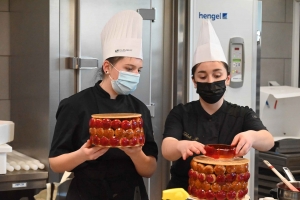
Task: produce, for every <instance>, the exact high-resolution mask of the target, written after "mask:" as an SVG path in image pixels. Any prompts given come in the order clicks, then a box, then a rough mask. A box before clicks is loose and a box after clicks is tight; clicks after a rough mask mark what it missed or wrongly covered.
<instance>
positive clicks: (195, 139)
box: [183, 132, 199, 141]
mask: <svg viewBox="0 0 300 200" xmlns="http://www.w3.org/2000/svg"><path fill="white" fill-rule="evenodd" d="M183 136H184V137H186V138H187V139H189V140H194V141H198V140H199V138H198V137H195V138H193V137H192V136H191V135H190V134H188V133H187V132H183Z"/></svg>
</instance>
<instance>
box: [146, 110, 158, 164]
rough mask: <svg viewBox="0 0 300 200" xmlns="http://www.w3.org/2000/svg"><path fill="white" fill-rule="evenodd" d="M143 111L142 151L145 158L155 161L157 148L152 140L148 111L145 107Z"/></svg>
mask: <svg viewBox="0 0 300 200" xmlns="http://www.w3.org/2000/svg"><path fill="white" fill-rule="evenodd" d="M143 110H144V111H143V114H142V119H143V121H144V134H145V144H144V146H143V148H142V150H143V152H144V153H145V154H146V155H147V156H153V157H155V159H156V160H157V155H158V147H157V144H156V142H155V140H154V135H153V128H152V122H151V115H150V111H149V109H148V108H147V107H146V106H145V108H144V109H143Z"/></svg>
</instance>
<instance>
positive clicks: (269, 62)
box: [260, 59, 285, 86]
mask: <svg viewBox="0 0 300 200" xmlns="http://www.w3.org/2000/svg"><path fill="white" fill-rule="evenodd" d="M284 64H285V63H284V59H261V69H260V85H261V86H267V85H268V81H277V82H278V83H279V84H280V85H283V83H284V76H283V74H284Z"/></svg>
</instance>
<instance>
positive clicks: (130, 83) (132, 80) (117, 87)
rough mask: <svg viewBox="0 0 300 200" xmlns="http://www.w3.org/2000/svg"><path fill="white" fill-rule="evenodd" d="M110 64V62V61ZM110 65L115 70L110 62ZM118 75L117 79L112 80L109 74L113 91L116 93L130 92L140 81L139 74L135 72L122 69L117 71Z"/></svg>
mask: <svg viewBox="0 0 300 200" xmlns="http://www.w3.org/2000/svg"><path fill="white" fill-rule="evenodd" d="M110 64H111V63H110ZM111 66H112V67H113V68H114V69H115V70H117V69H116V68H115V67H114V66H113V65H112V64H111ZM117 71H118V72H119V76H118V79H117V80H113V79H112V78H111V77H110V76H109V77H110V79H111V85H112V88H113V89H114V91H115V92H116V93H117V94H124V95H127V94H130V93H132V92H133V91H135V90H136V88H137V84H138V83H139V81H140V74H135V73H130V72H124V71H119V70H117Z"/></svg>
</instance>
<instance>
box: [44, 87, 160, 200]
mask: <svg viewBox="0 0 300 200" xmlns="http://www.w3.org/2000/svg"><path fill="white" fill-rule="evenodd" d="M100 82H101V81H99V82H97V83H96V84H95V86H94V87H90V88H88V89H85V90H83V91H81V92H79V93H77V94H75V95H72V96H70V97H69V98H66V99H64V100H62V101H61V102H60V104H59V107H58V110H57V114H56V119H57V122H56V126H55V131H54V136H53V140H52V144H51V150H50V154H49V157H50V158H51V157H56V156H59V155H61V154H65V153H70V152H73V151H76V150H78V149H79V148H80V147H81V146H82V145H83V144H84V143H85V142H86V141H87V139H89V120H90V118H91V115H92V114H98V113H140V114H142V119H143V121H144V133H145V144H144V146H143V148H142V150H143V152H144V153H145V154H146V155H147V156H153V157H155V158H156V159H157V154H158V148H157V145H156V143H155V141H154V137H153V129H152V123H151V116H150V112H149V110H148V108H147V107H146V105H145V104H144V103H142V102H141V101H140V100H138V99H137V98H135V97H134V96H132V95H118V96H117V98H116V99H110V95H109V94H108V93H107V92H106V91H104V90H103V89H102V88H101V87H100V86H99V83H100ZM72 171H73V172H74V176H75V177H74V178H73V180H72V182H71V185H70V187H69V191H68V195H67V199H72V200H76V199H83V200H94V199H95V200H96V199H97V200H100V199H101V200H107V199H114V200H115V199H118V200H132V199H133V197H134V192H135V191H136V189H137V188H138V190H139V191H140V193H141V199H142V200H148V195H147V192H146V189H145V185H144V182H143V178H142V177H141V176H140V175H139V174H138V173H137V171H136V169H135V167H134V164H133V162H132V161H131V159H130V157H129V156H127V155H126V154H125V153H124V152H123V151H122V150H120V149H118V148H110V149H109V150H108V151H107V152H106V153H105V154H104V155H102V156H100V157H99V158H98V159H96V160H94V161H86V162H84V163H82V164H80V165H79V166H77V167H76V168H74V169H73V170H72ZM138 190H137V191H138ZM112 197H114V198H112Z"/></svg>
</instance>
